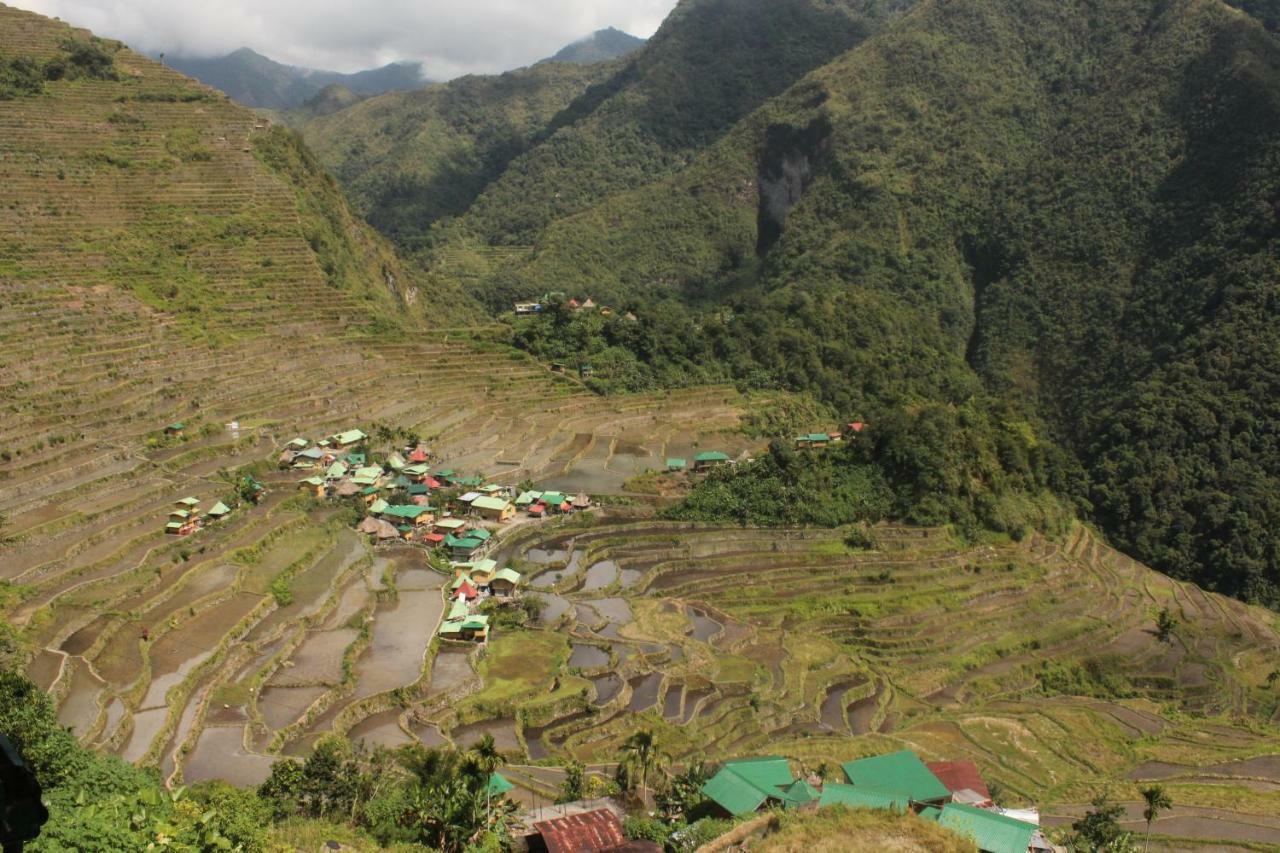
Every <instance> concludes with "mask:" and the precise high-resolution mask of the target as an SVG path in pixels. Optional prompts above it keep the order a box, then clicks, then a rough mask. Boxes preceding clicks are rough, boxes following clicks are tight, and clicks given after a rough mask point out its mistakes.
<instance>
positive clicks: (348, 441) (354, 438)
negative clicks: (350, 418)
mask: <svg viewBox="0 0 1280 853" xmlns="http://www.w3.org/2000/svg"><path fill="white" fill-rule="evenodd" d="M368 437H369V436H367V435H365V434H364V432H362V431H361V430H358V429H349V430H347V431H346V432H340V433H338V434H337V435H335V436H333V443H334V444H336V445H338V447H349V446H351V445H353V444H359V443H360V442H362V441H364V440H365V439H366V438H368Z"/></svg>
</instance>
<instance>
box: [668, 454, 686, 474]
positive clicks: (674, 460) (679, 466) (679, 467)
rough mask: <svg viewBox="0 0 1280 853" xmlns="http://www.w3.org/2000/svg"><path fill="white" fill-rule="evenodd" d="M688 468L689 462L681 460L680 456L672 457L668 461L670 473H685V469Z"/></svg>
mask: <svg viewBox="0 0 1280 853" xmlns="http://www.w3.org/2000/svg"><path fill="white" fill-rule="evenodd" d="M688 467H689V462H688V460H686V459H681V458H680V457H679V456H672V457H671V458H670V459H668V460H667V470H668V471H683V470H684V469H685V468H688Z"/></svg>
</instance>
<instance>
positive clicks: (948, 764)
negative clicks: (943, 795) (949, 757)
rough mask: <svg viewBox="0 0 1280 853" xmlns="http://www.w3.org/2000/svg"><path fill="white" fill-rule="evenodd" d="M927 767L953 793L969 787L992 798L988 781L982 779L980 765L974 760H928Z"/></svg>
mask: <svg viewBox="0 0 1280 853" xmlns="http://www.w3.org/2000/svg"><path fill="white" fill-rule="evenodd" d="M925 767H928V768H929V772H930V773H932V774H933V775H934V776H937V777H938V781H939V782H941V783H942V784H943V785H946V786H947V790H948V791H950V792H951V793H953V794H954V793H955V792H956V791H963V790H965V789H966V788H967V789H968V790H970V791H975V792H977V793H979V794H981V795H982V796H984V797H986V798H987V799H988V800H989V799H991V792H990V791H988V790H987V783H986V782H983V781H982V775H981V774H980V773H978V765H976V764H974V763H973V762H972V761H927V762H925Z"/></svg>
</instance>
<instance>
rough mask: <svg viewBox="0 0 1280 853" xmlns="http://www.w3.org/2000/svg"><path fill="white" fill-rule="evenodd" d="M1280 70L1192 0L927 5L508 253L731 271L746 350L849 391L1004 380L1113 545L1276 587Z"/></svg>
mask: <svg viewBox="0 0 1280 853" xmlns="http://www.w3.org/2000/svg"><path fill="white" fill-rule="evenodd" d="M1278 68H1280V48H1278V47H1277V45H1276V43H1275V42H1274V41H1273V40H1272V39H1270V38H1269V37H1268V36H1267V35H1266V34H1265V32H1264V31H1263V30H1262V28H1261V27H1260V26H1259V25H1257V24H1256V23H1255V22H1253V21H1251V20H1250V19H1248V18H1247V17H1245V16H1244V15H1241V14H1240V13H1238V12H1235V11H1233V10H1231V9H1229V8H1228V7H1226V6H1224V5H1221V4H1218V3H1213V2H1201V1H1200V0H1186V2H1179V3H1174V4H1158V3H1138V4H1122V5H1111V6H1107V7H1104V8H1094V7H1091V6H1089V7H1086V6H1085V5H1082V4H1068V5H1066V6H1063V5H1062V4H1049V3H1031V4H1025V3H1008V2H1002V0H967V2H961V3H946V4H944V3H925V4H923V5H921V6H919V7H917V8H916V9H915V10H914V11H912V12H911V13H909V14H907V15H906V16H904V17H903V18H902V19H901V20H900V21H898V22H897V23H896V25H894V26H893V27H891V28H890V29H889V30H888V31H886V32H884V33H883V34H882V35H880V36H878V37H876V38H874V39H872V40H870V41H869V42H867V43H865V44H864V45H863V46H862V47H860V48H858V49H855V50H853V51H850V52H848V53H846V54H844V55H842V56H841V57H839V58H838V59H836V60H835V61H833V62H832V63H830V64H828V65H826V66H824V67H823V68H821V69H819V70H817V71H815V72H814V73H812V74H811V75H809V76H808V77H807V78H806V79H805V80H803V81H801V82H800V83H798V84H797V85H796V86H795V87H793V88H792V89H791V90H790V91H788V92H787V93H786V94H785V95H783V96H782V97H779V98H776V99H773V100H772V101H770V102H768V103H766V104H765V105H764V106H762V107H761V108H760V109H759V110H758V111H756V112H755V113H754V114H752V115H751V116H749V117H748V118H746V119H745V120H744V121H742V122H741V123H739V124H738V125H737V126H736V127H735V128H734V130H733V131H732V132H731V133H729V134H728V135H727V136H726V137H725V138H724V139H723V140H721V141H720V142H719V143H718V144H716V145H714V146H712V147H711V148H710V149H709V150H707V151H705V152H704V153H702V154H701V155H700V156H699V158H698V159H697V161H696V162H694V163H693V164H692V165H690V166H689V167H688V168H686V169H684V170H682V171H681V172H679V173H678V174H676V175H674V176H672V177H670V178H668V179H666V180H664V181H661V182H658V183H656V184H654V185H652V186H648V187H645V188H642V189H639V190H636V191H634V192H630V193H621V194H616V195H613V196H611V197H610V198H608V199H606V200H604V201H602V202H601V203H599V204H596V205H595V206H593V207H591V208H590V209H588V210H586V211H584V212H581V213H579V214H577V215H575V216H573V217H571V218H566V219H561V220H560V221H558V222H556V223H555V224H553V225H552V226H551V227H550V228H549V229H548V230H547V231H546V232H545V233H543V234H542V235H541V237H540V238H539V242H538V245H537V248H536V252H535V253H534V254H533V255H532V257H531V259H530V260H529V262H528V263H527V264H525V265H524V266H523V267H522V268H520V269H518V270H516V271H513V272H511V273H510V274H509V277H511V278H514V279H517V280H519V281H521V282H522V283H523V284H524V286H526V287H527V288H528V290H529V291H530V292H537V291H539V289H540V288H544V287H548V286H550V285H552V284H557V285H559V286H560V287H561V288H566V287H567V288H568V289H579V288H586V287H591V288H592V290H593V292H597V293H598V292H605V293H606V294H609V295H618V294H627V293H643V292H645V291H649V290H652V289H653V288H654V287H655V286H661V285H667V286H674V287H682V288H684V289H686V290H690V291H692V292H693V293H694V294H696V295H698V296H700V297H702V298H707V297H711V298H721V297H724V295H725V294H726V293H727V294H730V295H732V294H734V293H738V294H741V293H743V292H745V293H746V294H748V295H750V297H751V298H750V299H741V298H739V299H731V300H730V301H731V304H733V306H734V310H735V312H736V313H737V315H738V317H737V319H736V320H735V322H734V323H733V325H732V327H731V335H730V337H733V338H736V339H738V340H740V341H742V342H743V344H742V346H741V347H740V349H744V350H746V351H747V358H746V359H745V361H746V362H747V364H748V365H749V368H748V369H756V370H760V369H762V370H764V371H766V372H767V373H769V374H770V375H772V376H773V377H775V378H776V381H778V382H781V383H782V384H784V385H787V386H791V387H808V388H810V389H814V390H817V391H818V392H819V393H820V394H821V395H823V396H825V397H826V398H827V399H829V400H832V401H833V402H835V403H836V404H837V405H839V406H841V407H842V408H847V409H849V410H850V411H857V410H858V409H859V408H861V407H862V406H863V405H864V404H865V403H867V402H869V401H874V400H877V399H879V400H884V401H901V400H903V399H910V398H913V397H916V398H924V399H934V400H943V401H947V402H955V403H959V402H961V401H964V400H966V399H969V398H970V397H971V396H972V395H973V394H975V393H977V392H978V391H980V390H981V389H982V388H984V387H985V389H986V390H987V391H989V392H993V393H994V394H996V395H998V396H999V397H1002V398H1004V399H1008V400H1016V401H1019V405H1022V406H1023V408H1024V409H1025V410H1026V411H1027V412H1029V413H1032V414H1033V415H1034V416H1038V417H1042V418H1044V419H1045V420H1046V421H1047V423H1048V425H1049V427H1050V431H1051V433H1052V434H1053V437H1054V438H1056V439H1057V440H1059V441H1061V442H1062V443H1063V444H1065V445H1066V446H1068V447H1070V448H1071V449H1073V450H1074V451H1075V452H1076V454H1077V456H1078V458H1080V459H1081V461H1082V462H1083V463H1084V464H1085V466H1086V467H1087V468H1088V469H1089V470H1090V473H1091V475H1092V485H1091V486H1090V487H1086V488H1084V489H1082V492H1081V496H1082V497H1086V498H1087V499H1088V501H1089V502H1090V504H1091V505H1092V507H1093V508H1094V509H1095V510H1096V511H1097V513H1098V518H1099V519H1100V520H1101V521H1102V522H1104V523H1105V524H1106V526H1107V529H1108V531H1109V532H1111V533H1113V534H1114V535H1116V536H1117V538H1118V541H1119V542H1120V543H1121V544H1123V545H1124V546H1126V547H1129V548H1132V549H1134V550H1135V551H1136V552H1137V553H1139V554H1141V555H1142V556H1143V557H1145V558H1146V559H1149V560H1151V561H1152V562H1154V563H1155V564H1156V565H1158V566H1159V567H1161V568H1163V569H1166V570H1169V571H1174V572H1177V573H1179V574H1180V575H1181V576H1190V575H1192V574H1193V573H1195V572H1198V571H1200V572H1201V573H1200V574H1198V575H1196V576H1198V577H1199V578H1200V579H1201V580H1203V581H1205V582H1207V583H1210V584H1211V585H1214V586H1215V588H1219V589H1224V590H1228V591H1232V592H1235V593H1244V594H1248V595H1251V596H1253V597H1255V598H1257V599H1259V600H1267V599H1269V598H1272V599H1274V596H1275V595H1276V592H1275V590H1276V586H1275V585H1276V580H1277V566H1276V561H1275V559H1274V557H1273V556H1272V555H1273V553H1274V546H1273V545H1272V544H1270V543H1271V542H1272V539H1271V536H1270V534H1269V533H1267V532H1266V531H1267V530H1268V529H1275V527H1276V525H1275V523H1274V521H1275V519H1276V518H1277V517H1280V508H1277V506H1276V504H1275V501H1274V500H1273V499H1272V498H1271V497H1270V496H1271V495H1272V494H1274V493H1275V492H1276V489H1275V484H1276V480H1277V477H1280V455H1278V454H1276V453H1275V452H1274V450H1273V448H1272V442H1271V440H1270V438H1268V436H1269V428H1267V427H1266V426H1265V424H1269V423H1275V422H1276V418H1277V415H1278V414H1280V413H1278V412H1276V411H1274V410H1273V407H1272V405H1271V403H1270V402H1269V400H1270V395H1267V394H1265V393H1263V392H1262V387H1263V386H1264V385H1266V383H1268V382H1270V381H1273V380H1274V377H1275V376H1276V375H1277V367H1276V365H1275V358H1276V355H1275V354H1276V353H1277V352H1280V341H1277V340H1276V337H1275V333H1274V331H1273V330H1272V324H1270V323H1268V322H1266V320H1265V318H1266V317H1268V316H1269V315H1270V312H1271V310H1272V309H1271V307H1270V302H1269V297H1268V296H1267V295H1266V293H1267V291H1266V287H1265V285H1264V282H1266V281H1267V280H1268V279H1269V278H1270V277H1273V272H1274V271H1273V269H1272V268H1271V265H1270V262H1269V260H1268V258H1269V253H1270V252H1271V251H1272V250H1273V248H1274V240H1275V236H1276V225H1275V217H1274V215H1273V210H1274V205H1273V200H1274V198H1275V197H1276V194H1277V190H1276V188H1275V186H1274V178H1273V175H1274V169H1273V168H1272V164H1273V162H1274V159H1275V157H1276V156H1277V154H1276V148H1277V146H1276V143H1275V139H1276V133H1275V130H1276V128H1277V125H1280V104H1278V103H1277V99H1276V93H1277V91H1280V74H1278V73H1277V69H1278ZM788 170H791V171H792V172H793V173H799V172H805V173H806V177H805V178H804V179H803V180H802V181H799V182H798V188H801V189H802V190H803V192H802V193H800V197H799V200H798V202H797V203H796V204H795V206H794V207H792V208H791V209H790V210H789V211H788V212H787V216H786V218H785V224H781V225H780V224H779V223H778V219H779V218H780V217H777V216H776V215H771V216H764V215H762V208H763V207H765V206H766V205H764V204H762V194H763V193H762V186H763V185H764V184H767V183H769V182H776V181H777V179H778V178H779V176H780V175H782V174H784V173H786V172H787V171H788ZM1241 353H1247V356H1245V357H1243V358H1242V357H1241ZM851 378H852V382H851V381H849V380H850V379H851ZM1187 401H1190V404H1189V407H1190V411H1191V412H1194V414H1190V413H1189V412H1188V402H1187ZM1228 495H1232V496H1235V497H1233V498H1227V497H1226V496H1228ZM1197 566H1207V567H1208V568H1206V569H1204V570H1203V571H1201V570H1200V569H1198V568H1197Z"/></svg>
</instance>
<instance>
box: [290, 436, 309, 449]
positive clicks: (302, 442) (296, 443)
mask: <svg viewBox="0 0 1280 853" xmlns="http://www.w3.org/2000/svg"><path fill="white" fill-rule="evenodd" d="M307 444H308V442H307V440H306V439H305V438H294V439H290V440H289V443H288V444H287V445H285V446H286V447H306V446H307Z"/></svg>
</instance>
